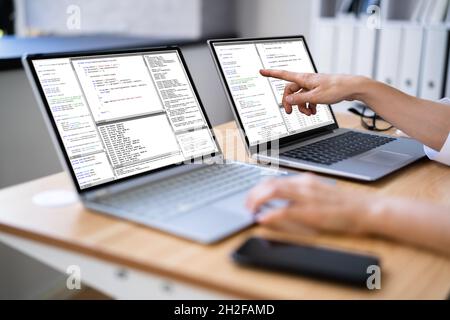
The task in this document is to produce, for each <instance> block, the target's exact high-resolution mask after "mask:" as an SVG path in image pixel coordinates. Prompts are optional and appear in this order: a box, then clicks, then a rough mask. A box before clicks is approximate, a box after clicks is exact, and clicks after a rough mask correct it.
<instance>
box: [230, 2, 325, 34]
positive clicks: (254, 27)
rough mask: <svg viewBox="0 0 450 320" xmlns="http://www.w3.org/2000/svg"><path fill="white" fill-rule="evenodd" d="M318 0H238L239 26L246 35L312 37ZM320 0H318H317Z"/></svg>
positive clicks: (239, 29)
mask: <svg viewBox="0 0 450 320" xmlns="http://www.w3.org/2000/svg"><path fill="white" fill-rule="evenodd" d="M313 1H314V0H243V1H237V3H236V9H237V27H238V32H240V35H241V36H242V37H263V36H289V35H299V34H302V35H304V36H306V38H307V39H308V38H309V35H310V24H311V10H312V5H313ZM316 1H317V0H316Z"/></svg>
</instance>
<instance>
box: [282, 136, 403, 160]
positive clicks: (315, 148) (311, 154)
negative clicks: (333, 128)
mask: <svg viewBox="0 0 450 320" xmlns="http://www.w3.org/2000/svg"><path fill="white" fill-rule="evenodd" d="M395 140H396V139H395V138H390V137H383V136H377V135H371V134H365V133H360V132H355V131H349V132H346V133H344V134H341V135H338V136H335V137H332V138H328V139H325V140H321V141H318V142H315V143H312V144H309V145H306V146H303V147H300V148H296V149H293V150H290V151H287V152H284V153H282V154H281V156H284V157H287V158H294V159H298V160H303V161H309V162H314V163H318V164H322V165H327V166H330V165H332V164H335V163H338V162H340V161H343V160H346V159H349V158H352V157H354V156H357V155H360V154H363V153H364V152H367V151H370V150H373V149H375V148H378V147H380V146H382V145H385V144H387V143H390V142H392V141H395Z"/></svg>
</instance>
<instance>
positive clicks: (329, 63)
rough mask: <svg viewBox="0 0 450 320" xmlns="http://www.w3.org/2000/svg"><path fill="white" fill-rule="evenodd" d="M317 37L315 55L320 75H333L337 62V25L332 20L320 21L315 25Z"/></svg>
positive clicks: (314, 47)
mask: <svg viewBox="0 0 450 320" xmlns="http://www.w3.org/2000/svg"><path fill="white" fill-rule="evenodd" d="M314 28H315V30H316V32H317V37H316V38H315V40H314V46H313V50H314V51H313V53H314V57H315V62H316V66H317V69H318V71H319V72H320V73H332V72H333V71H334V62H335V59H334V57H335V44H336V43H337V42H336V23H335V20H332V19H330V20H329V19H320V20H319V21H318V22H317V23H316V24H315V27H314Z"/></svg>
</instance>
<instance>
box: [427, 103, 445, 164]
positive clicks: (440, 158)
mask: <svg viewBox="0 0 450 320" xmlns="http://www.w3.org/2000/svg"><path fill="white" fill-rule="evenodd" d="M440 102H441V103H444V104H448V105H449V108H450V99H448V98H445V99H442V100H441V101H440ZM424 151H425V154H426V155H427V157H428V158H430V160H433V161H437V162H440V163H443V164H445V165H447V166H450V133H449V135H448V137H447V141H445V143H444V146H443V147H442V149H441V150H440V151H436V150H433V149H431V148H429V147H427V146H424Z"/></svg>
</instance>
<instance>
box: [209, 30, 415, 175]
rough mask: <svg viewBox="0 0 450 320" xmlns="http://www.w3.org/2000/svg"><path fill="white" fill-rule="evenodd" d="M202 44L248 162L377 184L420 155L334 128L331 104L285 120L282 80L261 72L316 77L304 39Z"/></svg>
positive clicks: (391, 141)
mask: <svg viewBox="0 0 450 320" xmlns="http://www.w3.org/2000/svg"><path fill="white" fill-rule="evenodd" d="M208 44H209V47H210V50H211V53H212V56H213V59H214V61H215V64H216V67H217V70H218V72H219V75H220V78H221V80H222V83H223V86H224V88H225V90H226V94H227V96H228V99H229V101H230V104H231V106H232V110H233V112H234V115H235V118H236V122H237V123H238V125H239V126H240V128H241V129H242V132H243V133H244V137H243V138H244V140H245V142H246V146H247V150H248V152H249V153H250V154H251V156H252V157H254V158H256V159H258V160H260V161H264V162H277V163H279V164H280V165H283V166H287V167H292V168H297V169H303V170H310V171H316V172H321V173H326V174H331V175H336V176H342V177H347V178H352V179H357V180H364V181H375V180H377V179H380V178H382V177H384V176H386V175H387V174H389V173H392V172H394V171H396V170H399V169H400V168H402V167H404V166H406V165H408V164H410V163H412V162H414V161H416V160H418V159H420V158H422V157H423V156H424V152H423V146H422V145H421V144H420V143H418V142H417V141H414V140H412V139H407V138H392V137H390V136H386V135H383V134H378V133H369V132H363V131H356V130H349V129H343V128H339V126H338V123H337V121H336V118H335V117H334V114H333V111H332V109H331V107H330V106H329V105H319V106H317V114H316V115H314V116H310V117H308V116H306V115H304V114H302V113H300V112H299V110H298V109H297V108H295V107H294V111H293V112H292V114H289V115H288V114H287V113H286V112H285V110H284V108H283V106H282V103H281V100H282V96H283V90H284V88H285V85H286V82H285V81H282V80H278V79H268V78H264V77H263V76H261V75H260V74H259V70H260V69H282V70H288V71H295V72H303V73H314V72H317V70H316V67H315V65H314V62H313V60H312V57H311V54H310V52H309V49H308V46H307V44H306V41H305V39H304V37H303V36H295V37H276V38H259V39H225V40H209V41H208ZM330 54H332V53H330Z"/></svg>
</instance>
